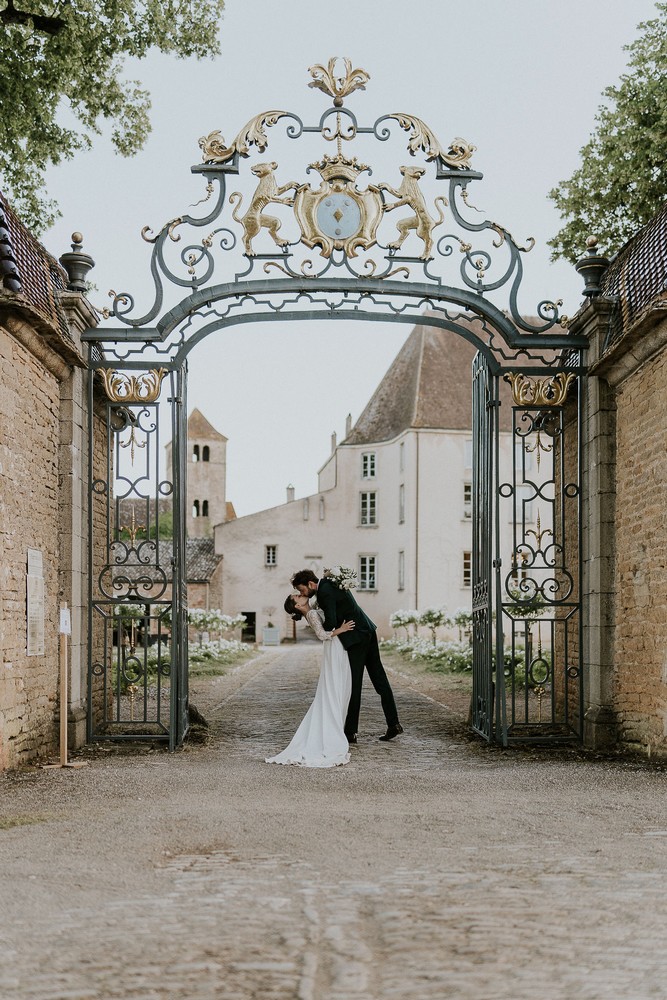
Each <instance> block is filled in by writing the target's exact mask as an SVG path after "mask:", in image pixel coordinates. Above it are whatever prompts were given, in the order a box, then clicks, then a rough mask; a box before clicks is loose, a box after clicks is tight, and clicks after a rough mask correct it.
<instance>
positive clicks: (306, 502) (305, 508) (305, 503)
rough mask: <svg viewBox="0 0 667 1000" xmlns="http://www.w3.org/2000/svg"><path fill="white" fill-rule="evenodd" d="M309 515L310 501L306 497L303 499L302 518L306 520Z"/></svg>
mask: <svg viewBox="0 0 667 1000" xmlns="http://www.w3.org/2000/svg"><path fill="white" fill-rule="evenodd" d="M309 517H310V501H309V499H308V497H306V499H305V500H304V501H303V519H304V521H307V520H308V518H309Z"/></svg>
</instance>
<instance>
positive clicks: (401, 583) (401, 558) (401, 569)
mask: <svg viewBox="0 0 667 1000" xmlns="http://www.w3.org/2000/svg"><path fill="white" fill-rule="evenodd" d="M398 589H399V590H405V552H399V553H398Z"/></svg>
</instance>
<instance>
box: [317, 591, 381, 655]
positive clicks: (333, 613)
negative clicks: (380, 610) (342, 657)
mask: <svg viewBox="0 0 667 1000" xmlns="http://www.w3.org/2000/svg"><path fill="white" fill-rule="evenodd" d="M317 603H318V604H319V606H320V608H321V609H322V611H323V612H324V628H325V629H326V630H327V632H331V631H332V630H333V629H335V628H338V626H339V625H342V624H343V622H349V621H353V622H354V624H355V628H353V629H352V631H351V632H342V633H341V634H340V635H339V636H338V638H339V639H340V641H341V642H342V644H343V646H345V648H346V649H349V647H350V646H354V645H355V644H356V643H358V642H364V640H365V639H367V638H368V636H369V635H372V634H373V632H375V631H377V625H376V624H375V622H373V621H371V619H370V618H369V617H368V615H367V614H366V613H365V612H364V611H362V609H361V608H360V607H359V605H358V604H357V602H356V601H355V599H354V597H353V596H352V593H351V591H349V590H341V589H340V587H337V586H336V585H335V584H334V583H332V582H331V581H330V580H327V579H326V577H325V578H324V579H322V580H320V581H319V583H318V585H317Z"/></svg>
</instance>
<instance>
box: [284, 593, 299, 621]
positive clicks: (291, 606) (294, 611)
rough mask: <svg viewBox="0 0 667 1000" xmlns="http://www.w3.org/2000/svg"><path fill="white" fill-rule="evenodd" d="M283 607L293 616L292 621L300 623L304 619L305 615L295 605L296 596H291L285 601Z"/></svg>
mask: <svg viewBox="0 0 667 1000" xmlns="http://www.w3.org/2000/svg"><path fill="white" fill-rule="evenodd" d="M283 607H284V608H285V611H286V612H287V614H288V615H290V616H291V618H292V621H295V622H298V621H301V619H302V618H303V615H302V614H301V612H300V611H299V609H298V608H297V606H296V604H295V603H294V594H290V595H289V597H287V598H286V599H285V603H284V604H283Z"/></svg>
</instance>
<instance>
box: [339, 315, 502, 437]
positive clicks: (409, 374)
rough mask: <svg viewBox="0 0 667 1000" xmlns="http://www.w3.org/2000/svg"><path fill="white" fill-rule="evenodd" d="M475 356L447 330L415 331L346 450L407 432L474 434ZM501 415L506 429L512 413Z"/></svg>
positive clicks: (472, 350) (363, 415) (365, 412)
mask: <svg viewBox="0 0 667 1000" xmlns="http://www.w3.org/2000/svg"><path fill="white" fill-rule="evenodd" d="M471 326H472V327H474V323H473V324H471ZM475 354H476V349H475V348H474V347H473V345H472V344H470V343H468V341H467V340H464V339H463V337H460V336H458V335H457V334H455V333H451V332H450V331H449V330H442V329H440V328H439V327H432V326H425V325H424V326H422V325H420V326H416V327H415V328H414V329H413V331H412V333H411V334H410V336H409V337H408V339H407V340H406V342H405V344H404V345H403V347H402V348H401V350H400V351H399V352H398V354H397V355H396V358H395V359H394V361H393V362H392V364H391V366H390V368H389V370H388V371H387V373H386V375H385V376H384V378H383V379H382V381H381V382H380V385H379V386H378V387H377V389H376V390H375V392H374V393H373V395H372V397H371V399H370V401H369V403H368V405H367V406H366V408H365V410H364V411H363V413H362V414H361V416H360V417H359V419H358V420H357V422H356V424H355V425H354V427H353V428H352V430H351V432H350V434H349V435H348V436H347V437H346V438H345V441H344V442H343V444H371V443H378V442H380V441H389V440H391V439H392V438H395V437H397V436H398V435H399V434H400V433H402V432H403V431H405V430H408V428H415V429H419V428H427V427H428V428H438V429H445V430H470V428H471V426H472V361H473V358H474V357H475ZM502 385H503V383H501V386H502ZM501 395H503V396H505V395H506V393H505V392H502V391H501ZM504 409H505V410H506V411H507V410H509V407H505V408H504ZM501 414H502V417H504V418H505V419H503V420H502V424H501V426H502V428H503V429H508V428H509V413H507V414H504V413H503V408H502V407H501ZM506 424H507V427H505V425H506Z"/></svg>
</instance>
